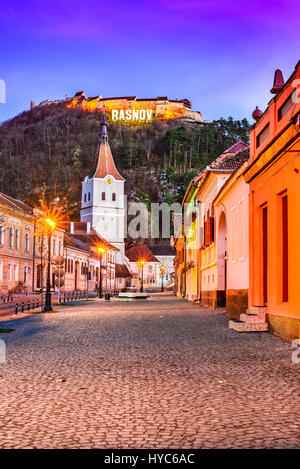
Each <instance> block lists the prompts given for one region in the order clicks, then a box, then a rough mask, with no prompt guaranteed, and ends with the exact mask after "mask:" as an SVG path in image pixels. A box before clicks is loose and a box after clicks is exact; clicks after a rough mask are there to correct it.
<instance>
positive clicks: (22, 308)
mask: <svg viewBox="0 0 300 469" xmlns="http://www.w3.org/2000/svg"><path fill="white" fill-rule="evenodd" d="M21 313H24V302H23V301H22V303H21Z"/></svg>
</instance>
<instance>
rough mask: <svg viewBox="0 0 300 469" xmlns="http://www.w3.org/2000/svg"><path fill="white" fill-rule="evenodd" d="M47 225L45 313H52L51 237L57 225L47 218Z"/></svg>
mask: <svg viewBox="0 0 300 469" xmlns="http://www.w3.org/2000/svg"><path fill="white" fill-rule="evenodd" d="M45 225H46V227H47V232H48V266H47V288H46V296H45V306H44V311H52V306H51V291H50V265H51V236H52V233H53V231H54V230H55V226H56V223H55V221H53V220H51V218H46V219H45Z"/></svg>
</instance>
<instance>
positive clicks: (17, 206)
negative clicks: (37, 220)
mask: <svg viewBox="0 0 300 469" xmlns="http://www.w3.org/2000/svg"><path fill="white" fill-rule="evenodd" d="M0 204H2V205H6V206H7V207H9V208H11V209H13V210H20V211H21V212H25V213H29V214H30V215H33V208H32V207H30V205H27V204H25V203H24V202H22V201H21V200H17V199H13V198H12V197H10V196H9V195H6V194H3V193H2V192H0Z"/></svg>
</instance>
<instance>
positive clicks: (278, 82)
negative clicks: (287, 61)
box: [270, 69, 284, 94]
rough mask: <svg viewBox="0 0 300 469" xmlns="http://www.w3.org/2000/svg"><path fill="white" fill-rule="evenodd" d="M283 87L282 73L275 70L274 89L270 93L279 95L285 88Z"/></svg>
mask: <svg viewBox="0 0 300 469" xmlns="http://www.w3.org/2000/svg"><path fill="white" fill-rule="evenodd" d="M283 86H284V79H283V75H282V71H281V70H279V69H277V70H275V76H274V83H273V88H272V89H271V90H270V93H272V94H277V93H278V92H279V91H280V90H281V88H283Z"/></svg>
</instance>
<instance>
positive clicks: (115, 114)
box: [111, 109, 153, 121]
mask: <svg viewBox="0 0 300 469" xmlns="http://www.w3.org/2000/svg"><path fill="white" fill-rule="evenodd" d="M152 114H153V110H152V109H127V110H126V111H124V110H123V109H121V110H117V109H112V111H111V120H112V121H151V120H152Z"/></svg>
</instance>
